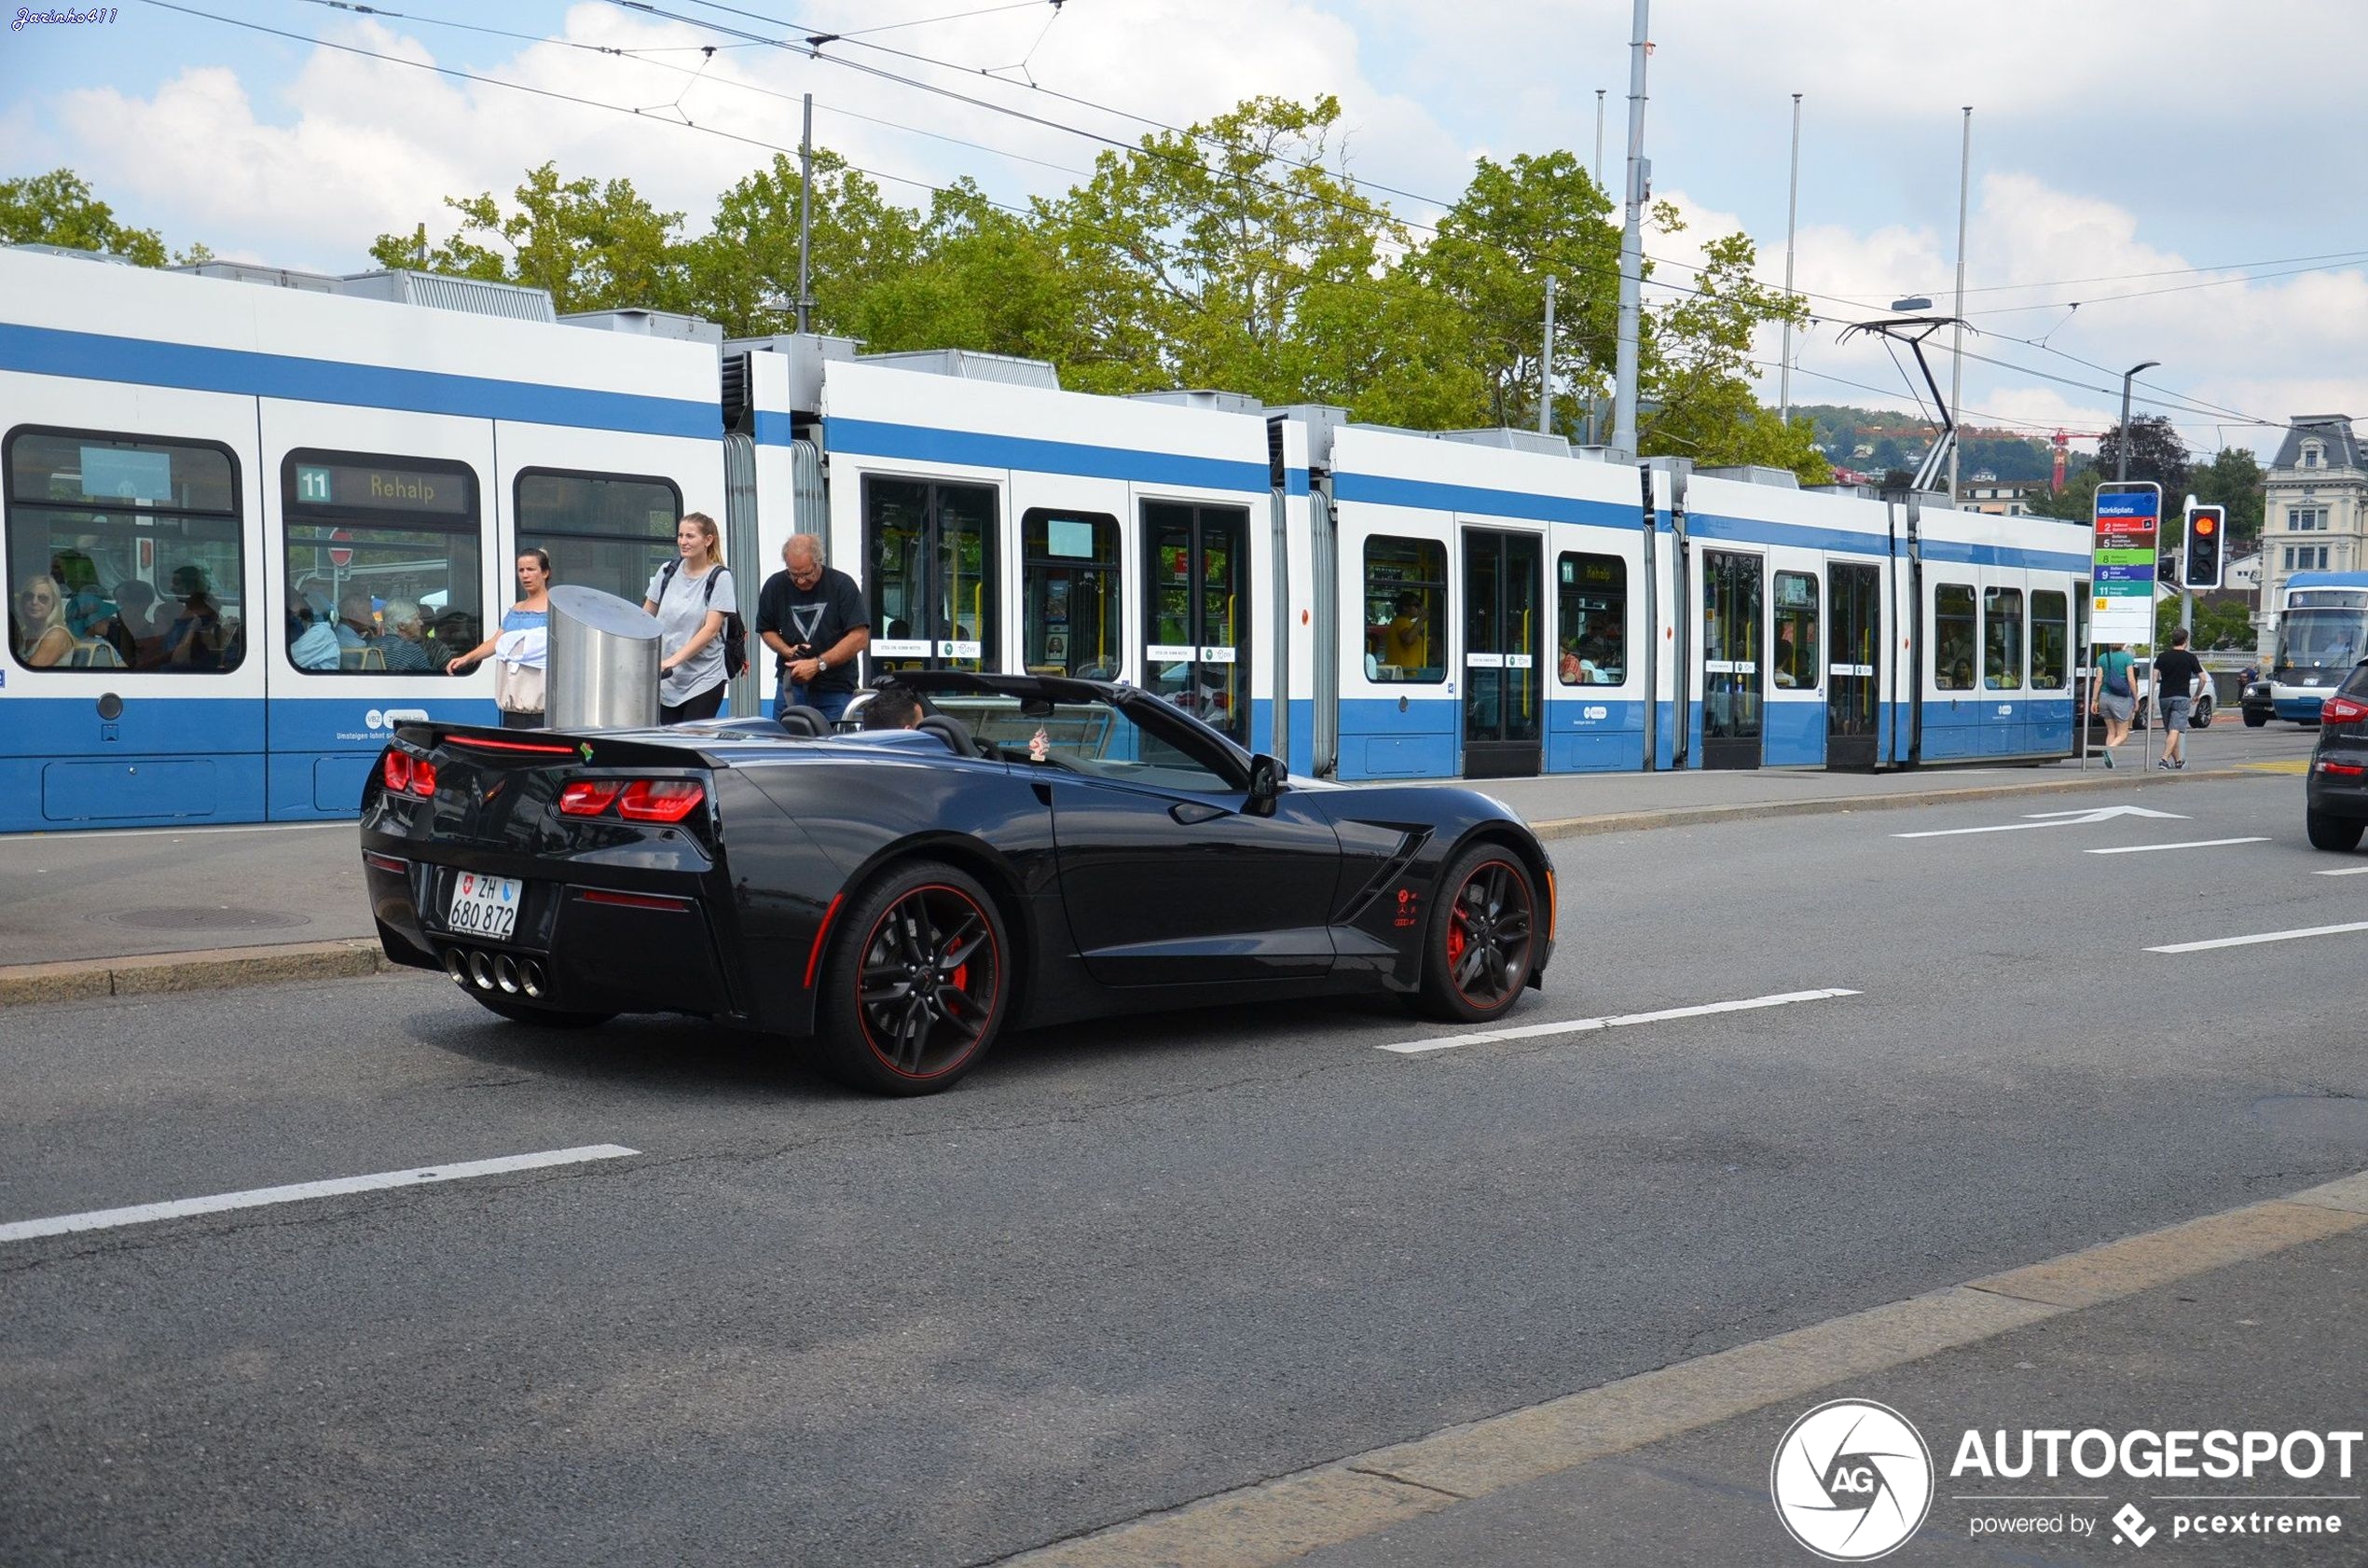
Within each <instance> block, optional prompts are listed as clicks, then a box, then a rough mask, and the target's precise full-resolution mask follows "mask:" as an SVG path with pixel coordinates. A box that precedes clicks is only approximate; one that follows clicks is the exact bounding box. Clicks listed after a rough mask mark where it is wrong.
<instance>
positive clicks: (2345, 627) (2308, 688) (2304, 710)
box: [2269, 571, 2368, 724]
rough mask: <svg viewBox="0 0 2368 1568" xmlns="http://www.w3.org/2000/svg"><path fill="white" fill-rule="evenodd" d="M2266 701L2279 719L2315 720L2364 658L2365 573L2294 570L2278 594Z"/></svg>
mask: <svg viewBox="0 0 2368 1568" xmlns="http://www.w3.org/2000/svg"><path fill="white" fill-rule="evenodd" d="M2277 639H2278V643H2277V653H2276V656H2275V657H2273V658H2272V659H2271V660H2270V661H2269V682H2270V684H2269V702H2270V708H2271V711H2273V712H2274V713H2276V714H2277V716H2278V717H2279V718H2280V719H2291V720H2293V721H2294V722H2298V723H2304V724H2315V723H2317V722H2319V709H2320V705H2321V704H2323V703H2324V702H2325V701H2326V700H2327V694H2328V693H2330V692H2332V691H2334V689H2335V688H2336V687H2337V686H2340V685H2341V684H2343V680H2344V677H2345V676H2347V675H2348V674H2350V673H2351V667H2352V666H2353V665H2355V664H2357V663H2359V662H2360V660H2361V659H2362V658H2368V571H2297V572H2295V573H2294V574H2293V575H2292V576H2291V577H2289V578H2287V579H2286V581H2285V583H2284V584H2283V585H2281V586H2280V587H2279V593H2278V627H2277Z"/></svg>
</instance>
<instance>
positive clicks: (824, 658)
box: [814, 653, 831, 675]
mask: <svg viewBox="0 0 2368 1568" xmlns="http://www.w3.org/2000/svg"><path fill="white" fill-rule="evenodd" d="M830 667H831V655H830V654H828V653H817V654H815V655H814V673H815V674H817V675H819V674H821V673H822V672H823V671H824V670H826V669H828V668H830Z"/></svg>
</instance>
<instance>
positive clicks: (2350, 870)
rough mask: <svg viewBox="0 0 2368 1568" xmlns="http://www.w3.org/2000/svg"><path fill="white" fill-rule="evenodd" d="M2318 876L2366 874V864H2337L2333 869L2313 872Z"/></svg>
mask: <svg viewBox="0 0 2368 1568" xmlns="http://www.w3.org/2000/svg"><path fill="white" fill-rule="evenodd" d="M2313 874H2314V875H2318V876H2368V866H2337V867H2336V868H2335V869H2334V870H2333V871H2322V872H2317V873H2313Z"/></svg>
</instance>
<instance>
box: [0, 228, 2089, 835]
mask: <svg viewBox="0 0 2368 1568" xmlns="http://www.w3.org/2000/svg"><path fill="white" fill-rule="evenodd" d="M856 350H857V346H856V345H854V344H852V343H848V342H845V341H843V340H835V339H828V338H822V337H811V336H808V337H776V338H766V339H760V340H753V341H744V342H731V343H725V342H723V340H722V335H721V333H720V332H719V331H717V329H715V328H714V327H713V326H712V325H711V324H709V323H700V322H695V321H691V320H689V319H687V318H680V317H668V316H665V315H663V314H661V313H656V312H648V311H613V312H603V313H599V314H597V315H593V316H588V317H573V318H565V319H562V318H558V317H556V316H555V315H554V314H553V313H552V311H551V307H550V301H549V298H548V296H545V295H543V294H541V293H540V292H539V291H533V290H527V289H519V288H515V287H511V286H508V285H502V284H493V283H478V282H468V281H465V280H454V279H445V278H437V277H431V276H427V275H423V274H413V273H401V272H388V273H370V274H364V275H361V276H359V277H354V278H330V277H323V276H317V275H310V274H297V273H282V272H273V271H268V270H266V269H262V268H248V267H242V266H237V265H231V264H222V263H213V264H208V265H206V266H204V267H201V268H193V269H185V270H179V271H154V270H145V269H140V268H130V267H125V266H120V265H116V264H111V263H107V262H104V261H102V260H98V259H95V258H91V257H89V256H86V255H82V254H52V253H45V252H42V251H39V250H37V249H34V248H31V247H19V248H14V249H0V489H5V495H6V509H5V513H4V514H0V561H5V570H6V572H7V587H8V590H9V605H10V619H9V623H8V640H9V647H8V650H7V654H6V656H5V658H0V832H28V831H42V830H55V829H59V828H63V827H88V826H105V825H117V826H133V825H158V824H172V823H188V822H252V821H276V820H293V819H303V818H337V817H346V816H351V815H352V814H353V812H354V810H355V805H356V802H357V800H358V796H359V792H360V784H361V777H362V774H363V772H364V770H365V769H366V767H367V766H368V765H369V763H370V761H371V759H372V758H374V757H375V756H376V755H377V753H378V751H379V749H380V747H381V746H382V745H383V743H384V741H385V740H386V738H387V737H388V736H390V735H391V734H392V727H393V725H394V724H395V723H397V722H406V721H408V720H413V719H418V718H425V719H429V720H434V721H443V722H490V721H491V719H492V718H493V717H494V709H493V703H492V690H491V677H490V673H489V671H477V672H475V673H473V674H467V675H461V676H454V675H449V674H446V673H443V670H444V666H445V664H446V663H447V661H448V660H449V658H450V657H451V656H452V655H453V654H455V653H460V652H462V651H465V650H466V649H468V648H471V647H473V646H475V644H476V643H477V641H478V640H480V639H481V637H482V635H483V631H484V628H485V627H486V626H489V624H491V623H492V622H493V621H494V620H496V619H498V617H499V614H500V612H501V610H502V609H503V607H504V606H505V605H506V604H508V603H509V602H510V600H511V598H514V597H515V586H514V584H513V582H512V579H511V567H512V563H513V560H514V557H515V555H516V552H517V551H519V550H521V549H526V548H533V547H540V548H544V549H547V550H549V551H550V552H551V554H552V555H553V557H554V558H555V564H556V568H557V580H558V581H560V582H564V583H580V584H587V585H592V586H596V587H600V588H605V589H607V590H609V591H611V592H614V593H617V594H619V595H621V596H623V597H625V598H636V599H638V598H640V595H641V592H642V589H643V585H645V584H646V583H647V581H648V578H649V575H650V573H651V572H652V571H654V570H655V568H656V567H657V566H658V565H659V564H661V563H662V562H663V561H664V560H665V559H666V558H667V557H668V555H669V554H670V553H671V551H672V548H673V545H672V540H673V534H674V529H675V525H676V523H677V522H678V520H679V519H680V517H681V514H682V513H683V512H684V511H685V510H692V511H705V512H708V513H709V514H710V515H713V516H720V517H722V518H723V522H724V525H725V543H726V552H727V559H728V561H729V563H730V564H731V565H732V567H733V568H734V569H735V573H736V576H737V579H738V581H739V583H740V589H739V597H740V599H741V602H742V603H743V605H748V606H752V605H753V603H754V601H755V596H756V590H757V587H758V586H759V585H760V584H761V583H762V582H763V581H764V578H765V577H766V576H767V575H769V574H770V572H771V571H773V570H775V569H776V568H777V567H778V564H779V559H780V548H781V545H782V543H783V542H784V541H786V539H787V538H788V537H789V536H790V535H791V534H792V533H797V532H803V533H812V534H815V535H817V536H819V537H820V538H821V539H823V540H824V542H825V544H826V549H827V553H828V557H829V558H830V560H831V561H832V563H833V564H834V565H836V566H838V567H840V568H841V569H843V570H846V571H848V572H850V573H851V574H852V575H854V576H855V577H856V578H857V580H858V581H859V582H860V584H861V585H862V586H863V589H864V591H865V593H866V595H867V597H868V598H869V599H870V603H871V608H872V612H873V638H874V641H873V645H872V649H871V653H870V657H869V669H868V670H867V672H866V673H867V676H868V675H876V674H878V673H882V672H887V671H893V670H899V669H916V668H964V669H981V668H984V669H1005V670H1020V669H1025V670H1030V671H1037V672H1041V673H1065V674H1070V675H1077V676H1084V677H1092V678H1098V679H1108V680H1123V681H1131V682H1133V683H1135V684H1136V685H1137V686H1139V687H1142V688H1144V689H1146V690H1150V691H1154V692H1157V693H1160V694H1161V695H1164V696H1166V697H1167V698H1168V699H1169V700H1171V701H1174V702H1177V703H1178V704H1179V705H1182V706H1185V707H1187V708H1191V710H1192V711H1194V712H1196V713H1198V714H1200V715H1201V716H1202V717H1203V718H1205V719H1206V720H1208V721H1209V722H1211V723H1213V724H1216V725H1217V726H1218V727H1219V728H1221V729H1223V730H1225V731H1226V732H1227V733H1228V734H1230V735H1232V736H1233V738H1235V739H1236V740H1237V741H1239V742H1240V743H1241V744H1243V745H1244V746H1246V747H1247V748H1250V749H1251V750H1260V751H1266V752H1271V753H1272V754H1273V755H1275V756H1277V757H1279V758H1282V759H1283V760H1284V761H1285V762H1286V763H1287V764H1288V766H1289V767H1290V769H1291V771H1292V772H1294V773H1296V774H1300V775H1302V776H1308V777H1339V778H1342V779H1349V780H1355V779H1376V778H1410V777H1508V776H1520V775H1528V774H1540V773H1568V772H1584V771H1601V770H1630V771H1635V770H1645V771H1662V770H1673V769H1680V768H1694V767H1758V766H1824V767H1834V768H1895V767H1913V766H1920V765H1927V764H1934V763H1961V762H1966V761H1973V760H1976V759H1990V760H2025V761H2037V760H2044V759H2048V758H2053V757H2060V756H2064V755H2067V754H2069V753H2070V751H2071V750H2072V687H2071V675H2072V670H2071V664H2072V660H2071V650H2072V647H2073V646H2074V643H2075V640H2076V633H2077V625H2076V623H2077V619H2078V614H2079V611H2080V609H2081V607H2082V606H2083V605H2085V603H2086V598H2085V592H2086V571H2087V555H2086V534H2085V530H2081V529H2080V527H2079V526H2078V525H2076V524H2066V523H2061V522H2057V521H2054V520H2051V519H2046V518H2036V517H1991V516H1981V515H1978V514H1974V513H1962V512H1956V511H1952V510H1949V509H1948V508H1946V507H1944V506H1939V505H1935V504H1933V503H1932V498H1928V497H1922V496H1909V497H1907V498H1904V499H1893V500H1876V499H1870V498H1867V497H1865V496H1860V495H1852V494H1825V493H1817V492H1812V491H1803V490H1800V489H1798V488H1794V487H1793V485H1792V481H1791V478H1790V476H1789V475H1770V474H1768V473H1764V472H1748V473H1728V474H1720V473H1713V472H1700V473H1697V472H1693V471H1691V470H1690V469H1689V467H1688V465H1687V464H1685V463H1682V462H1675V461H1668V460H1651V461H1646V462H1645V463H1643V464H1634V463H1629V462H1615V461H1601V455H1600V454H1595V453H1590V452H1585V451H1574V450H1573V449H1572V448H1571V447H1569V446H1568V445H1567V444H1566V443H1564V442H1563V441H1562V440H1561V439H1560V438H1556V437H1541V436H1535V435H1531V434H1527V433H1519V432H1507V431H1480V432H1452V433H1422V432H1412V431H1402V430H1392V429H1384V428H1379V427H1374V426H1369V425H1363V424H1357V423H1355V422H1352V421H1350V420H1348V419H1347V418H1346V417H1345V415H1344V414H1343V413H1342V411H1341V410H1339V409H1334V408H1325V407H1305V406H1302V407H1291V408H1266V407H1261V406H1259V405H1258V404H1257V403H1255V402H1254V401H1252V400H1249V399H1246V398H1243V397H1240V396H1236V395H1232V394H1227V393H1222V392H1168V393H1151V394H1146V395H1143V396H1139V397H1108V396H1097V395H1089V394H1084V393H1078V392H1066V391H1063V390H1062V389H1061V388H1060V387H1059V385H1058V381H1057V378H1056V377H1055V375H1054V373H1053V367H1052V366H1050V365H1047V364H1040V363H1037V362H1029V361H1019V360H1012V359H1006V358H1001V357H999V356H994V355H986V354H978V353H971V352H966V351H943V352H935V353H921V354H874V355H866V354H860V353H858V352H857V351H856ZM43 585H48V586H47V589H46V591H45V590H44V587H43ZM60 625H62V626H64V628H65V631H66V632H67V633H69V634H70V636H69V637H65V638H61V637H59V636H58V635H57V634H56V632H55V629H54V628H55V627H56V626H60ZM324 626H327V627H329V628H330V629H329V630H328V631H324V630H323V629H322V628H323V627H324ZM337 626H344V627H345V628H346V631H347V633H348V634H349V635H347V636H343V637H339V636H337V633H336V628H337ZM333 639H334V641H335V643H336V656H335V658H334V661H332V659H331V657H330V647H331V643H332V640H333ZM770 666H771V661H770V659H769V658H760V659H759V660H758V661H757V667H755V668H754V669H753V670H751V672H750V675H748V676H747V677H744V678H743V679H742V680H741V681H737V682H736V683H735V691H734V693H733V697H732V709H733V711H735V712H739V713H752V712H756V711H758V710H759V709H760V707H761V706H762V705H763V704H764V703H766V702H768V701H769V699H770V697H771V695H772V681H773V671H772V669H771V667H770Z"/></svg>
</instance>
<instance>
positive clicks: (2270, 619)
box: [2256, 414, 2368, 658]
mask: <svg viewBox="0 0 2368 1568" xmlns="http://www.w3.org/2000/svg"><path fill="white" fill-rule="evenodd" d="M2267 477H2268V499H2267V502H2266V503H2265V505H2264V506H2263V508H2262V517H2261V601H2260V602H2261V613H2260V614H2259V616H2258V617H2256V619H2257V622H2258V624H2259V625H2260V626H2261V653H2262V656H2263V657H2265V658H2266V657H2267V656H2268V655H2269V653H2270V652H2271V650H2272V649H2274V648H2275V647H2276V646H2277V640H2278V603H2279V594H2280V592H2281V591H2282V590H2283V589H2284V587H2285V585H2286V579H2287V578H2289V577H2291V576H2292V575H2293V574H2294V573H2295V572H2297V571H2360V570H2361V569H2363V568H2368V550H2363V543H2362V542H2363V537H2364V536H2368V457H2363V455H2362V453H2361V448H2360V442H2359V439H2358V438H2357V437H2356V436H2355V435H2353V433H2352V429H2351V420H2350V418H2349V417H2348V416H2347V415H2343V414H2298V415H2296V416H2295V417H2294V420H2293V424H2292V428H2291V429H2289V430H2288V431H2287V432H2286V439H2285V440H2284V442H2283V443H2281V444H2280V445H2279V448H2278V456H2277V458H2276V459H2275V460H2274V461H2272V462H2271V463H2270V465H2269V472H2268V475H2267Z"/></svg>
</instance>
